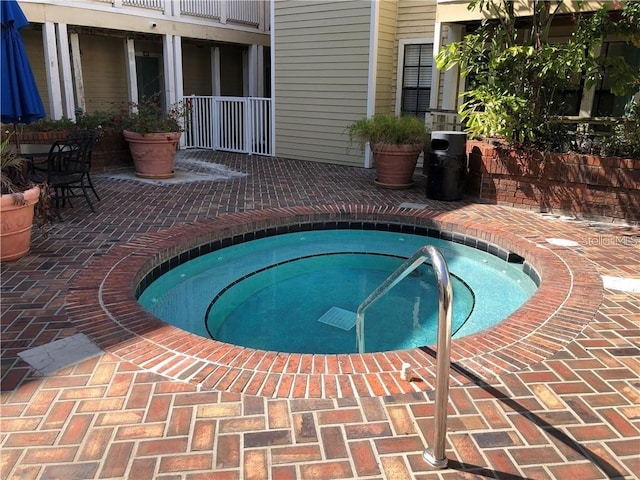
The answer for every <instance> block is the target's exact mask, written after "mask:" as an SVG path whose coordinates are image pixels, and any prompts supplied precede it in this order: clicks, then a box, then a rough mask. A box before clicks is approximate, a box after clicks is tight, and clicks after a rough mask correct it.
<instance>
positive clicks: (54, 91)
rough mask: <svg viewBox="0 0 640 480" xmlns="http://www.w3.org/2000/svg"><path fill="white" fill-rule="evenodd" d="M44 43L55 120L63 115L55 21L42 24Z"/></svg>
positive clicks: (50, 105)
mask: <svg viewBox="0 0 640 480" xmlns="http://www.w3.org/2000/svg"><path fill="white" fill-rule="evenodd" d="M42 41H43V44H44V58H45V71H46V73H47V92H48V94H49V114H50V115H51V118H52V119H54V120H60V119H61V118H62V116H63V109H62V91H61V87H60V69H59V67H58V50H57V48H56V28H55V24H54V23H53V22H45V24H44V25H43V26H42Z"/></svg>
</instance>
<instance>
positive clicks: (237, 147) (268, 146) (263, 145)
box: [184, 95, 275, 156]
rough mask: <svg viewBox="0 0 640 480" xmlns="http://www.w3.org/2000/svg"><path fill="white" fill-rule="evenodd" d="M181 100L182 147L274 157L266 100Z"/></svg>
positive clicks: (197, 98)
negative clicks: (183, 116) (183, 108)
mask: <svg viewBox="0 0 640 480" xmlns="http://www.w3.org/2000/svg"><path fill="white" fill-rule="evenodd" d="M184 101H185V103H186V104H187V107H188V115H187V119H186V125H185V135H184V138H185V140H184V146H185V147H186V148H207V149H212V150H223V151H227V152H238V153H249V154H255V155H266V156H274V155H275V152H274V145H273V132H272V128H271V108H272V105H271V99H270V98H258V97H210V96H201V95H191V96H188V97H185V98H184Z"/></svg>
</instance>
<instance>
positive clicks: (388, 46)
mask: <svg viewBox="0 0 640 480" xmlns="http://www.w3.org/2000/svg"><path fill="white" fill-rule="evenodd" d="M397 7H398V3H397V2H396V1H395V0H387V1H384V2H381V3H380V6H379V8H380V10H379V16H378V49H377V52H378V58H377V60H378V62H377V63H378V65H377V70H376V99H375V102H376V103H375V113H389V112H393V111H394V105H395V90H394V88H393V77H394V75H395V72H396V62H395V61H394V60H395V58H396V56H397V53H396V49H397V47H396V17H397V14H398V8H397Z"/></svg>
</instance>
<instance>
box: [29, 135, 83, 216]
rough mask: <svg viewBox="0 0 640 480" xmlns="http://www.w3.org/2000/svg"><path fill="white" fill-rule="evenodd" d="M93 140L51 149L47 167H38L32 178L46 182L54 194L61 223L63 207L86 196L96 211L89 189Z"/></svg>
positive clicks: (63, 142) (65, 142)
mask: <svg viewBox="0 0 640 480" xmlns="http://www.w3.org/2000/svg"><path fill="white" fill-rule="evenodd" d="M89 144H90V141H89V140H87V139H66V140H58V141H57V142H55V143H54V144H53V145H52V146H51V149H50V150H49V156H48V158H47V165H46V168H41V167H37V166H36V167H34V169H33V173H32V179H33V180H34V181H35V182H46V183H47V184H48V185H49V188H50V189H51V191H52V193H53V194H54V196H53V198H52V202H53V205H54V207H55V213H56V217H57V218H58V220H60V221H62V215H61V214H60V211H59V208H60V207H61V206H62V207H64V206H65V205H66V203H67V201H69V205H71V206H73V204H72V203H71V199H72V198H77V197H84V199H85V200H86V201H87V204H88V205H89V208H90V209H91V211H92V212H95V209H94V208H93V204H92V203H91V199H90V198H89V194H88V192H87V190H88V189H89V188H91V186H90V183H89V180H88V171H89V166H90V156H89V154H88V150H89Z"/></svg>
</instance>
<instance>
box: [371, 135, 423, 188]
mask: <svg viewBox="0 0 640 480" xmlns="http://www.w3.org/2000/svg"><path fill="white" fill-rule="evenodd" d="M421 151H422V149H421V148H420V147H417V146H415V145H386V144H378V145H375V146H374V148H373V161H374V163H375V167H376V174H377V178H376V180H375V183H376V185H378V186H380V187H384V188H397V189H401V188H411V187H412V186H413V172H414V171H415V169H416V163H417V162H418V157H419V156H420V152H421Z"/></svg>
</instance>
